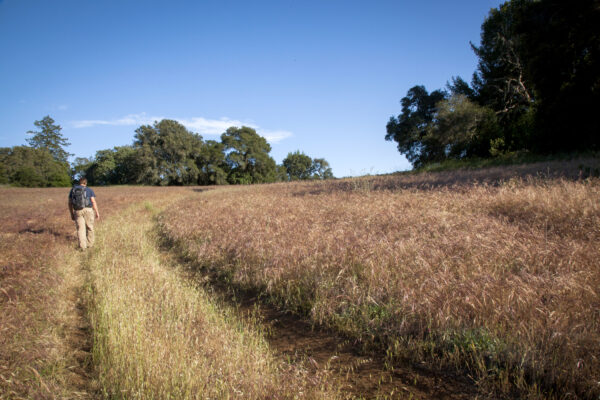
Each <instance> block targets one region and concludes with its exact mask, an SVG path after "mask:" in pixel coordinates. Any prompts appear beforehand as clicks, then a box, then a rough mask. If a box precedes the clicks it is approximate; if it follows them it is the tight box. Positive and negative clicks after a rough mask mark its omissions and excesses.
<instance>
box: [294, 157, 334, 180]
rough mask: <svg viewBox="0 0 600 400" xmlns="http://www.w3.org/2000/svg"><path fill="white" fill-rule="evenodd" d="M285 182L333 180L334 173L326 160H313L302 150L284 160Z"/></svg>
mask: <svg viewBox="0 0 600 400" xmlns="http://www.w3.org/2000/svg"><path fill="white" fill-rule="evenodd" d="M283 167H284V168H285V174H286V176H285V180H290V181H295V180H306V179H331V178H333V172H332V171H331V168H330V167H329V163H328V162H327V161H326V160H325V159H324V158H315V159H312V158H310V157H309V156H307V155H306V154H304V153H302V152H300V150H298V151H295V152H294V153H288V155H287V157H286V158H284V159H283Z"/></svg>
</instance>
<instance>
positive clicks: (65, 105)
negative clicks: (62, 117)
mask: <svg viewBox="0 0 600 400" xmlns="http://www.w3.org/2000/svg"><path fill="white" fill-rule="evenodd" d="M58 109H59V110H60V111H65V110H68V109H69V106H68V105H67V104H61V105H60V106H58Z"/></svg>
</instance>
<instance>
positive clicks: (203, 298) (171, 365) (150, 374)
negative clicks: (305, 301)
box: [86, 200, 336, 399]
mask: <svg viewBox="0 0 600 400" xmlns="http://www.w3.org/2000/svg"><path fill="white" fill-rule="evenodd" d="M186 201H189V200H186ZM156 206H157V204H156V203H154V202H153V203H152V204H150V203H146V206H145V207H143V206H135V207H131V208H129V209H128V210H127V211H126V212H123V213H121V214H120V215H118V216H115V217H114V218H112V219H111V220H110V221H108V222H106V223H105V224H104V225H103V227H102V229H101V230H100V232H99V234H98V237H99V239H98V243H97V246H96V249H94V251H93V252H92V254H91V256H90V257H89V259H88V260H87V262H86V265H87V267H88V268H89V270H90V282H89V299H88V303H89V315H90V320H91V323H92V328H93V329H92V331H93V335H94V350H93V352H94V362H95V364H96V365H97V369H98V372H99V380H100V382H101V386H102V388H103V393H104V396H105V397H109V398H131V399H167V398H169V399H233V398H239V399H325V398H327V399H334V398H336V395H335V394H334V393H331V392H327V391H326V390H325V389H324V386H325V384H324V382H321V381H319V380H318V379H317V378H314V377H309V376H308V375H307V374H306V371H304V370H302V369H301V368H297V367H292V366H290V365H285V364H280V363H279V362H277V361H275V359H274V358H273V356H272V355H271V353H270V350H269V349H268V346H267V344H266V342H265V341H264V339H263V338H262V336H261V334H260V332H258V331H257V330H256V329H255V328H254V327H253V325H251V324H248V323H244V322H242V321H241V320H239V319H238V318H236V317H235V314H234V313H232V312H231V311H228V310H227V309H225V308H222V307H219V306H217V305H216V304H215V303H214V302H213V301H212V300H211V299H210V298H209V296H208V295H206V294H205V293H204V292H203V291H202V289H199V288H195V287H193V286H191V285H190V284H187V283H186V282H185V279H182V276H181V274H179V273H178V272H177V269H176V268H174V265H171V264H172V263H171V262H169V260H168V259H165V258H164V257H163V256H162V255H161V253H160V252H159V251H158V249H157V242H158V238H157V237H156V236H155V232H154V231H153V228H154V221H153V219H152V215H153V212H155V210H154V207H156Z"/></svg>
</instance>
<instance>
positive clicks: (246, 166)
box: [0, 116, 333, 187]
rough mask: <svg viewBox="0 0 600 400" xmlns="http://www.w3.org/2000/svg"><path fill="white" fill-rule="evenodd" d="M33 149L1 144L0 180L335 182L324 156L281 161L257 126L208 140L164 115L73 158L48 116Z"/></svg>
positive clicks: (46, 183) (43, 183)
mask: <svg viewBox="0 0 600 400" xmlns="http://www.w3.org/2000/svg"><path fill="white" fill-rule="evenodd" d="M34 124H35V125H36V126H37V127H38V128H40V130H39V131H30V132H28V133H29V134H32V135H33V137H32V138H30V139H28V143H29V145H30V146H15V147H12V148H0V184H11V185H15V186H28V187H50V186H69V185H70V184H71V182H72V181H73V180H75V179H77V178H79V177H82V176H85V177H86V178H87V179H88V183H89V184H90V185H118V184H143V185H160V186H166V185H224V184H253V183H269V182H280V181H292V180H306V179H331V178H333V173H332V170H331V167H330V166H329V163H328V162H327V161H326V160H325V159H323V158H315V159H312V158H311V157H309V156H307V155H306V154H304V153H302V152H300V151H296V152H294V153H289V154H288V155H287V157H286V158H285V159H284V160H283V163H282V164H281V165H277V164H276V162H275V160H274V159H273V158H272V157H271V156H270V155H269V153H270V151H271V146H270V145H269V143H268V142H267V140H266V139H265V138H264V137H262V136H260V135H258V134H257V133H256V131H255V130H254V129H252V128H249V127H246V126H242V127H241V128H238V127H231V128H229V129H227V130H226V131H225V132H224V133H223V134H222V135H221V140H220V141H216V140H204V139H203V138H202V136H201V135H199V134H197V133H193V132H190V131H189V130H188V129H187V128H185V126H183V125H182V124H180V123H179V122H177V121H174V120H169V119H163V120H162V121H157V122H155V123H154V124H153V125H143V126H140V127H139V128H138V129H136V130H135V136H134V141H133V144H132V145H128V146H117V147H114V148H112V149H106V150H99V151H97V152H96V154H95V156H94V157H91V158H83V157H77V158H75V160H74V162H73V163H72V164H70V163H69V162H68V157H69V156H71V155H72V154H69V153H68V152H66V150H65V149H64V148H65V146H68V145H69V143H68V142H67V139H66V138H64V137H63V136H62V134H61V132H60V131H61V129H62V128H61V127H60V126H59V125H57V124H55V121H54V120H53V119H52V118H51V117H50V116H46V117H44V118H43V119H42V120H40V121H35V123H34Z"/></svg>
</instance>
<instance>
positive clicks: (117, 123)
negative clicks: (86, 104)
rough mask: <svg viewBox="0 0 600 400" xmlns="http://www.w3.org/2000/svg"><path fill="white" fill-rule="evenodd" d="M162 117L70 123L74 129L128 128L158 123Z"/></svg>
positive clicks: (133, 117)
mask: <svg viewBox="0 0 600 400" xmlns="http://www.w3.org/2000/svg"><path fill="white" fill-rule="evenodd" d="M161 119H163V117H149V116H147V115H146V113H141V114H128V115H126V116H124V117H122V118H118V119H108V120H106V119H84V120H78V121H73V122H71V123H72V124H73V127H74V128H90V127H92V126H96V125H112V126H128V125H146V124H151V123H153V122H154V121H160V120H161Z"/></svg>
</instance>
